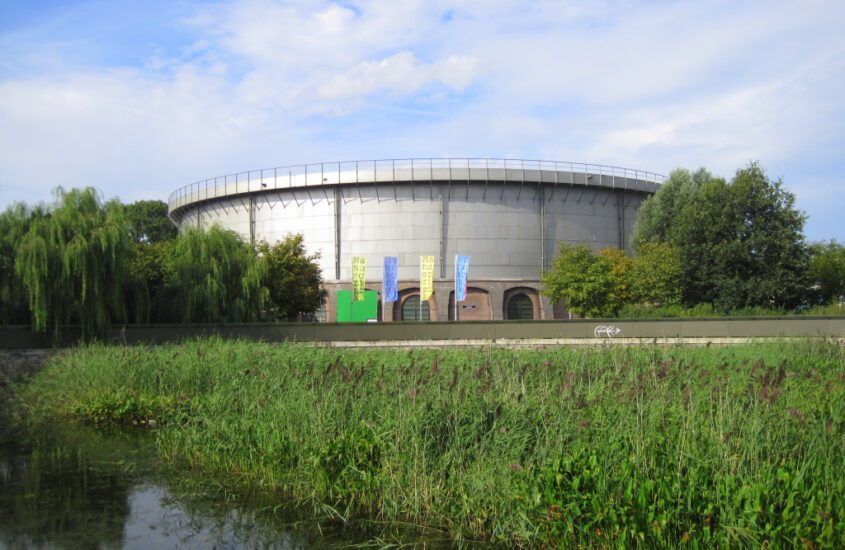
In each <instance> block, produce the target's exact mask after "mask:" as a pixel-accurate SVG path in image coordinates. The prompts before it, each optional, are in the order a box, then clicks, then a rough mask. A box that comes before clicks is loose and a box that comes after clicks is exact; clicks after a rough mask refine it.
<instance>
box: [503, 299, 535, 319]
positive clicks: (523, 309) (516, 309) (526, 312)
mask: <svg viewBox="0 0 845 550" xmlns="http://www.w3.org/2000/svg"><path fill="white" fill-rule="evenodd" d="M507 313H508V314H507V319H509V320H522V319H533V318H534V303H533V302H532V301H531V298H529V297H528V296H526V295H525V294H522V293H519V294H514V295H513V296H511V299H510V300H508V308H507Z"/></svg>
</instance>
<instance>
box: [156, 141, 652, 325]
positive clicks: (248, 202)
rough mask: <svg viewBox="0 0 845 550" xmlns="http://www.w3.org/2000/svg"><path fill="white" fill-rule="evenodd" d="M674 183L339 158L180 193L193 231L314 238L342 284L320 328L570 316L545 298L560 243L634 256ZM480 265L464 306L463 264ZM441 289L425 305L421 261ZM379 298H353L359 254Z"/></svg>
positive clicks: (616, 170) (560, 169)
mask: <svg viewBox="0 0 845 550" xmlns="http://www.w3.org/2000/svg"><path fill="white" fill-rule="evenodd" d="M663 180H664V177H663V176H661V175H659V174H655V173H652V172H647V171H642V170H632V169H627V168H620V167H614V166H603V165H597V164H583V163H574V162H557V161H529V160H511V159H457V158H452V159H402V160H368V161H349V162H329V163H321V164H308V165H298V166H286V167H282V168H269V169H262V170H252V171H248V172H241V173H237V174H231V175H227V176H219V177H216V178H211V179H207V180H203V181H199V182H197V183H193V184H191V185H187V186H185V187H182V188H181V189H178V190H177V191H175V192H174V193H173V194H171V196H170V198H169V201H168V202H169V204H168V206H169V215H170V218H171V219H172V220H173V222H174V223H175V224H176V225H177V226H179V227H186V226H196V227H208V226H211V225H212V224H219V225H221V226H223V227H224V228H227V229H231V230H234V231H235V232H237V233H239V234H240V235H242V236H243V238H244V239H247V240H249V241H251V242H254V243H255V242H259V241H267V242H270V243H273V242H275V241H278V240H282V239H284V238H285V237H286V236H287V235H291V234H301V235H302V236H303V239H304V243H305V247H306V249H307V251H308V252H309V253H312V254H313V253H318V254H319V263H320V267H321V269H322V275H323V281H324V282H325V286H326V289H327V290H328V298H327V301H326V303H325V307H324V308H323V309H322V310H321V311H320V312H319V318H320V320H325V321H329V322H333V321H372V320H378V321H402V320H420V319H422V320H433V321H434V320H438V321H446V320H453V319H454V318H455V315H456V313H457V317H458V319H460V320H499V319H556V318H565V317H568V312H567V311H566V308H565V305H564V304H552V303H550V301H549V300H548V299H547V298H546V297H545V296H543V295H541V294H540V290H541V286H540V285H541V278H542V273H543V271H544V270H545V269H547V268H548V267H549V266H550V264H551V262H552V260H553V259H554V257H555V254H556V252H557V249H558V246H559V243H561V242H565V243H572V244H577V243H586V244H588V245H589V246H590V247H591V248H593V249H594V250H598V249H601V248H604V247H608V246H615V247H618V248H621V249H630V240H631V234H632V230H633V226H634V221H635V220H636V216H637V212H638V210H639V207H640V205H641V203H642V201H643V200H644V199H646V198H647V197H648V196H650V195H652V194H653V193H654V192H655V191H656V190H657V188H658V187H659V185H660V184H661V183H662V181H663ZM456 255H464V256H469V257H470V258H471V260H470V265H469V272H468V278H467V295H466V299H465V300H463V301H459V302H458V304H457V306H458V307H457V308H455V303H454V285H455V281H454V279H455V256H456ZM387 256H393V257H397V258H398V262H397V264H398V270H397V272H398V285H397V286H398V299H397V300H396V301H387V302H385V301H383V300H382V298H383V295H382V291H383V288H382V286H383V282H382V276H383V263H384V258H385V257H387ZM421 256H433V257H434V260H435V264H434V293H433V295H432V296H431V297H430V298H429V299H428V300H426V301H423V303H420V257H421ZM353 257H359V258H361V257H362V258H365V259H366V271H365V273H366V290H367V292H366V299H365V300H364V301H360V302H353V303H350V301H351V298H350V290H351V287H352V258H353Z"/></svg>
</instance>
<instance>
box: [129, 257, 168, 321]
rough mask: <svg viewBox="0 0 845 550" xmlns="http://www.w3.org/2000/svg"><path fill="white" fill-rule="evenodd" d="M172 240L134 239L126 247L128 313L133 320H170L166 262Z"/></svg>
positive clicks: (130, 319)
mask: <svg viewBox="0 0 845 550" xmlns="http://www.w3.org/2000/svg"><path fill="white" fill-rule="evenodd" d="M173 242H174V241H172V240H170V241H161V242H133V243H132V246H131V248H130V251H129V284H128V286H127V289H126V305H127V308H128V314H127V317H128V319H129V321H130V322H132V323H165V322H173V321H174V318H173V317H172V315H171V313H172V312H171V311H170V309H171V308H170V307H169V306H170V304H168V303H167V302H166V301H165V300H166V299H167V298H166V293H165V274H166V273H165V267H166V266H165V262H166V258H167V251H168V249H169V247H171V246H172V245H173Z"/></svg>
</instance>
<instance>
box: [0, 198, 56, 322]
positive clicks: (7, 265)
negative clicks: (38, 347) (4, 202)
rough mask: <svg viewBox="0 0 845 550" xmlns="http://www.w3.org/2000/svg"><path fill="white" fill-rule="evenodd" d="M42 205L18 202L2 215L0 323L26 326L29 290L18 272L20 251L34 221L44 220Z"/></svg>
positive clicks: (28, 313)
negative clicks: (16, 262)
mask: <svg viewBox="0 0 845 550" xmlns="http://www.w3.org/2000/svg"><path fill="white" fill-rule="evenodd" d="M46 215H47V214H46V209H45V208H44V206H42V205H38V206H36V207H34V208H30V207H28V206H27V205H26V204H25V203H22V202H19V203H15V204H13V205H11V206H9V207H8V208H6V210H5V211H4V212H3V213H2V214H0V324H2V325H12V324H26V323H29V322H30V312H29V307H28V304H27V299H26V287H25V286H24V284H23V281H22V280H21V278H20V276H19V275H18V273H17V272H16V271H15V258H16V256H17V249H18V246H19V245H20V242H21V240H22V239H23V237H24V235H26V234H27V232H29V227H30V226H31V225H32V223H33V221H35V220H36V219H39V218H43V217H45V216H46Z"/></svg>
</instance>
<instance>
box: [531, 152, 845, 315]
mask: <svg viewBox="0 0 845 550" xmlns="http://www.w3.org/2000/svg"><path fill="white" fill-rule="evenodd" d="M805 220H806V217H805V216H804V214H802V213H801V212H800V211H798V210H797V209H796V208H795V196H794V195H793V194H792V193H790V192H788V191H786V190H785V189H784V187H783V182H782V181H780V180H775V181H773V180H771V179H770V178H769V177H768V176H767V174H766V172H765V170H763V168H762V167H761V166H760V165H759V164H757V163H751V164H749V165H748V166H746V167H745V168H742V169H739V170H737V172H736V174H735V175H734V177H733V178H732V179H731V180H730V181H726V180H725V179H723V178H718V177H714V176H713V175H712V174H711V173H710V172H709V171H707V170H706V169H704V168H701V169H699V170H698V171H695V172H690V171H689V170H686V169H677V170H674V171H673V172H672V173H671V174H670V176H669V178H668V179H667V181H666V182H665V183H664V184H663V185H662V186H661V187H660V189H659V190H658V191H657V192H656V193H655V194H654V195H653V196H651V197H649V198H648V199H646V200H645V201H644V202H643V204H642V207H641V209H640V212H639V216H638V218H637V222H636V224H635V227H634V238H633V245H634V255H633V256H628V255H627V254H625V252H623V251H621V250H619V249H616V248H612V247H611V248H606V249H604V250H601V251H599V252H597V253H593V252H592V251H591V250H590V249H589V248H588V247H587V246H586V244H567V243H562V244H561V245H560V251H559V254H558V256H557V257H556V259H555V260H554V262H553V264H552V267H551V268H550V269H549V270H548V271H547V272H546V273H545V274H544V281H543V282H544V292H545V293H546V294H547V295H548V296H549V297H550V298H551V299H552V300H554V301H558V300H565V301H566V302H567V304H568V306H569V309H570V311H572V312H573V313H576V314H578V315H582V316H588V317H613V316H617V315H622V316H637V315H641V314H643V313H644V312H645V314H649V313H651V314H655V313H658V314H666V313H667V312H671V311H675V312H680V313H681V314H690V313H692V314H696V313H704V314H730V313H733V312H743V311H760V310H765V311H778V312H784V313H787V312H792V311H800V310H805V309H809V308H811V307H814V306H823V305H826V304H827V305H829V304H834V303H838V302H841V301H842V299H843V298H842V296H843V295H845V246H843V245H841V244H839V243H836V242H835V241H831V242H828V243H807V242H806V240H805V238H804V234H803V228H804V222H805Z"/></svg>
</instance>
